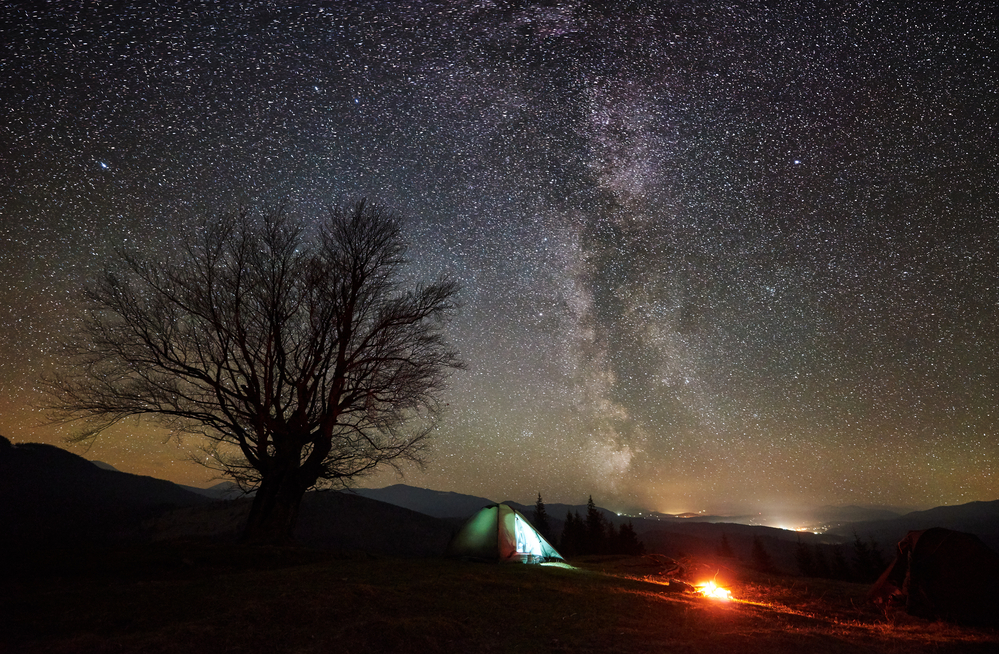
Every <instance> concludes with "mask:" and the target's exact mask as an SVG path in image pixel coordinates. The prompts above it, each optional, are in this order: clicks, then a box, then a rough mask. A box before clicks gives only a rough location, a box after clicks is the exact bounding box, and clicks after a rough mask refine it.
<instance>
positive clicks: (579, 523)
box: [559, 511, 586, 556]
mask: <svg viewBox="0 0 999 654" xmlns="http://www.w3.org/2000/svg"><path fill="white" fill-rule="evenodd" d="M585 549H586V523H584V522H583V520H582V518H580V517H579V513H576V512H573V511H566V512H565V523H564V524H563V525H562V537H561V538H560V539H559V551H560V552H561V553H562V555H563V556H576V555H577V554H584V553H585Z"/></svg>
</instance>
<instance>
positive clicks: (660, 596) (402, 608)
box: [0, 545, 999, 654]
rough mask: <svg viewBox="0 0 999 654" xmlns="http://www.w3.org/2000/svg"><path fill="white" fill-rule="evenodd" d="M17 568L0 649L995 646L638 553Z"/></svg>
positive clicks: (850, 602) (58, 560)
mask: <svg viewBox="0 0 999 654" xmlns="http://www.w3.org/2000/svg"><path fill="white" fill-rule="evenodd" d="M35 557H36V558H35V560H33V561H24V560H23V559H22V560H21V561H20V562H19V564H20V565H19V566H18V568H17V569H20V570H22V571H23V572H22V573H21V574H19V575H16V576H13V577H12V576H8V577H6V578H3V579H2V580H0V593H2V595H0V652H6V651H16V652H26V653H31V652H74V653H75V652H118V651H127V652H195V653H196V652H347V651H349V652H421V653H422V652H473V651H474V652H485V653H488V652H664V651H669V652H724V653H725V654H731V653H733V652H765V653H766V654H781V653H783V652H787V653H793V654H801V653H802V652H819V653H821V652H906V653H907V654H908V653H911V652H931V651H932V652H994V651H999V633H997V632H995V631H991V630H975V629H968V628H962V627H956V626H952V625H945V624H940V623H927V622H923V621H917V620H914V619H909V618H905V619H902V618H899V617H886V616H885V615H883V614H881V613H878V612H875V611H873V610H872V609H869V608H866V607H865V606H864V605H863V603H862V598H863V594H864V593H865V592H866V590H867V587H866V586H858V585H854V584H844V583H836V582H828V581H818V580H801V579H793V578H786V579H785V578H762V577H753V576H752V575H751V574H749V573H745V572H742V571H732V572H730V573H729V574H728V575H727V576H728V577H729V578H730V579H731V580H732V582H731V585H732V589H733V592H734V594H735V595H736V597H737V598H739V601H735V602H731V603H728V604H724V603H718V602H715V601H712V600H707V599H703V598H700V597H695V596H691V595H690V594H686V593H677V592H669V589H668V587H667V586H665V585H663V584H662V581H663V578H662V577H661V576H657V575H655V574H652V573H654V572H655V567H654V566H649V565H646V564H645V563H646V561H647V560H644V561H643V560H636V559H592V560H587V561H580V562H577V563H578V565H579V567H577V568H576V569H563V568H554V567H537V566H523V565H506V566H498V565H484V564H472V563H457V562H451V561H444V560H437V559H430V560H427V559H391V558H373V557H368V556H364V555H358V556H352V557H347V556H339V557H338V556H334V555H331V554H328V553H318V552H310V551H302V550H245V549H239V548H235V547H224V548H208V547H204V546H194V545H187V546H184V545H173V546H169V547H168V546H163V547H161V548H158V549H143V550H130V551H123V552H106V553H103V554H91V555H85V554H79V553H78V554H72V553H61V554H52V553H49V554H36V555H35ZM7 560H8V562H10V561H11V559H10V558H8V559H7ZM723 576H725V575H723Z"/></svg>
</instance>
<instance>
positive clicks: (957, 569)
mask: <svg viewBox="0 0 999 654" xmlns="http://www.w3.org/2000/svg"><path fill="white" fill-rule="evenodd" d="M997 592H999V554H996V553H995V552H994V551H992V550H991V549H989V547H988V546H986V545H985V544H984V543H983V542H982V541H981V540H979V539H978V537H977V536H974V535H972V534H966V533H963V532H960V531H951V530H950V529H941V528H939V527H934V528H933V529H926V530H925V531H910V532H909V533H908V535H906V537H905V538H903V539H902V540H901V541H899V543H898V550H897V556H896V557H895V561H894V562H893V563H892V564H891V565H890V566H888V569H887V570H885V571H884V574H882V575H881V578H880V579H878V581H877V583H876V584H874V587H873V588H872V589H871V592H870V593H869V594H868V598H869V599H871V600H873V601H874V602H876V603H880V604H886V605H890V604H904V605H905V610H906V612H907V613H908V614H909V615H914V616H918V617H921V618H928V619H930V620H949V621H952V622H960V623H965V624H976V625H990V626H999V594H997Z"/></svg>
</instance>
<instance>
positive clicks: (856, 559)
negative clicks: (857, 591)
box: [853, 532, 878, 582]
mask: <svg viewBox="0 0 999 654" xmlns="http://www.w3.org/2000/svg"><path fill="white" fill-rule="evenodd" d="M853 570H854V576H855V577H856V579H857V580H858V581H864V582H868V581H874V580H875V579H877V576H878V575H877V568H876V567H875V565H874V556H873V554H872V553H871V547H870V545H868V544H867V543H865V542H864V541H863V540H861V538H860V535H859V534H857V532H853Z"/></svg>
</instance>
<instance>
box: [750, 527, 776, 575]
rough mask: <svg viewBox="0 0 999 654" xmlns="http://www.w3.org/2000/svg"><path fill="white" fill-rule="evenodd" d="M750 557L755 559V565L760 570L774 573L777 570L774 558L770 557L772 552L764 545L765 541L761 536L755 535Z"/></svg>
mask: <svg viewBox="0 0 999 654" xmlns="http://www.w3.org/2000/svg"><path fill="white" fill-rule="evenodd" d="M750 557H751V558H752V561H753V567H754V568H756V569H757V570H759V571H760V572H768V573H772V572H774V571H775V570H776V569H775V567H774V562H773V559H772V558H770V554H769V552H767V550H766V548H765V547H764V546H763V541H762V540H761V539H760V537H759V536H753V548H752V550H751V553H750Z"/></svg>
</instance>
